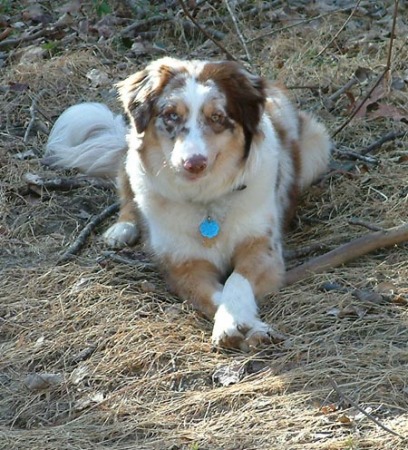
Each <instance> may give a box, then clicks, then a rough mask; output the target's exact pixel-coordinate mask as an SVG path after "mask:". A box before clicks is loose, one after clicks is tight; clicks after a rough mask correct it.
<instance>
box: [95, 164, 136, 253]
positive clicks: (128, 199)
mask: <svg viewBox="0 0 408 450" xmlns="http://www.w3.org/2000/svg"><path fill="white" fill-rule="evenodd" d="M118 195H119V198H120V211H119V217H118V220H117V221H116V223H114V224H113V225H112V226H111V227H109V228H108V229H107V230H106V231H105V233H104V235H103V237H104V240H105V242H106V244H107V245H108V246H109V247H110V248H117V249H119V248H124V247H127V246H131V245H134V244H135V243H136V241H137V239H138V237H139V230H138V210H137V207H136V204H135V202H134V194H133V192H132V189H131V187H130V182H129V177H128V175H127V173H126V171H125V168H124V167H122V168H121V169H120V171H119V174H118Z"/></svg>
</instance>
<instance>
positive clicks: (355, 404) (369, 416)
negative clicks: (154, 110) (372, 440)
mask: <svg viewBox="0 0 408 450" xmlns="http://www.w3.org/2000/svg"><path fill="white" fill-rule="evenodd" d="M329 381H330V383H331V385H332V386H333V389H334V390H335V391H336V392H337V394H338V395H339V396H340V397H341V398H343V400H345V401H346V402H348V403H350V405H351V406H353V407H354V408H356V409H357V410H358V411H360V412H361V414H364V415H365V416H366V417H367V418H369V419H370V420H371V421H373V422H374V423H375V424H376V425H378V426H379V427H380V428H382V429H383V430H384V431H386V432H387V433H390V434H392V435H393V436H397V437H399V438H401V439H404V440H405V439H406V437H405V436H402V435H401V434H399V433H397V432H396V431H393V430H391V428H388V427H387V426H385V425H383V424H382V423H381V422H380V421H379V420H378V419H376V418H375V417H374V416H372V415H371V414H370V413H368V412H367V411H366V410H365V409H363V408H362V407H361V406H359V405H358V404H357V403H356V402H355V401H353V400H352V399H351V398H350V397H349V396H348V395H346V394H345V393H344V392H342V391H341V390H340V388H339V386H338V384H337V383H336V382H335V381H334V380H333V378H331V377H329Z"/></svg>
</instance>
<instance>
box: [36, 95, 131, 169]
mask: <svg viewBox="0 0 408 450" xmlns="http://www.w3.org/2000/svg"><path fill="white" fill-rule="evenodd" d="M126 134H127V127H126V125H125V122H124V120H123V117H122V116H121V115H116V116H115V115H114V114H113V113H112V111H111V110H110V109H109V108H108V107H107V106H106V105H103V104H102V103H80V104H78V105H74V106H71V107H70V108H68V109H67V110H66V111H64V112H63V113H62V114H61V116H60V117H59V118H58V119H57V121H56V122H55V124H54V126H53V128H52V130H51V133H50V136H49V138H48V142H47V146H46V151H45V155H44V158H43V160H42V162H43V163H44V164H45V165H48V166H51V167H63V168H66V169H78V170H79V171H80V172H82V173H84V174H87V175H91V176H100V177H109V178H114V177H115V176H116V173H117V170H118V167H119V163H120V161H121V158H122V156H123V155H124V153H125V151H126V148H127V143H126Z"/></svg>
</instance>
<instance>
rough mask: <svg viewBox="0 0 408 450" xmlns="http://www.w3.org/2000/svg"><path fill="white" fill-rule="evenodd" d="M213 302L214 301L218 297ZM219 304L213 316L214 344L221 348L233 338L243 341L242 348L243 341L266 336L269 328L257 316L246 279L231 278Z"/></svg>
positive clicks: (236, 276) (233, 275) (243, 345)
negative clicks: (257, 336) (256, 336)
mask: <svg viewBox="0 0 408 450" xmlns="http://www.w3.org/2000/svg"><path fill="white" fill-rule="evenodd" d="M214 300H215V301H217V300H218V296H217V298H215V299H214ZM218 301H219V300H218ZM220 301H221V304H220V306H219V307H218V310H217V312H216V314H215V317H214V328H213V333H212V342H213V344H214V345H223V344H225V342H226V341H227V340H228V339H229V338H236V339H238V340H241V341H242V344H241V348H242V349H244V348H245V347H246V345H245V340H249V339H250V338H251V337H253V336H254V335H262V336H264V337H267V335H268V331H269V327H268V325H266V324H265V323H263V322H262V321H261V320H259V318H258V316H257V312H258V307H257V304H256V301H255V297H254V293H253V291H252V287H251V284H250V283H249V281H248V280H247V279H246V278H244V277H243V276H242V275H240V274H238V273H233V274H232V275H230V277H229V278H228V280H227V282H226V283H225V286H224V290H223V293H222V296H221V300H220Z"/></svg>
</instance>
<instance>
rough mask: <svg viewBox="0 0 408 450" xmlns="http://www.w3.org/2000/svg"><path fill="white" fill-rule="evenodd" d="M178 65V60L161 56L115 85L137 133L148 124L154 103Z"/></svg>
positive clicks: (143, 129)
mask: <svg viewBox="0 0 408 450" xmlns="http://www.w3.org/2000/svg"><path fill="white" fill-rule="evenodd" d="M178 65H179V61H178V60H173V59H172V58H162V59H159V60H157V61H154V62H152V63H151V64H149V65H148V66H147V67H146V68H145V69H144V70H141V71H140V72H136V73H135V74H133V75H131V76H130V77H128V78H126V80H124V81H121V82H120V83H118V84H117V85H116V86H117V88H118V91H119V97H120V99H121V100H122V103H123V106H124V107H125V110H126V112H127V113H128V115H129V117H130V118H131V120H132V121H134V124H135V126H136V130H137V132H138V133H143V132H144V131H145V130H146V128H147V126H148V125H149V122H150V120H151V119H152V116H153V113H154V106H155V103H156V101H157V99H158V97H159V96H160V94H161V93H162V92H163V89H164V88H165V86H166V85H167V83H168V82H169V81H170V79H171V78H173V76H174V75H175V74H176V73H177V66H178Z"/></svg>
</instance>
